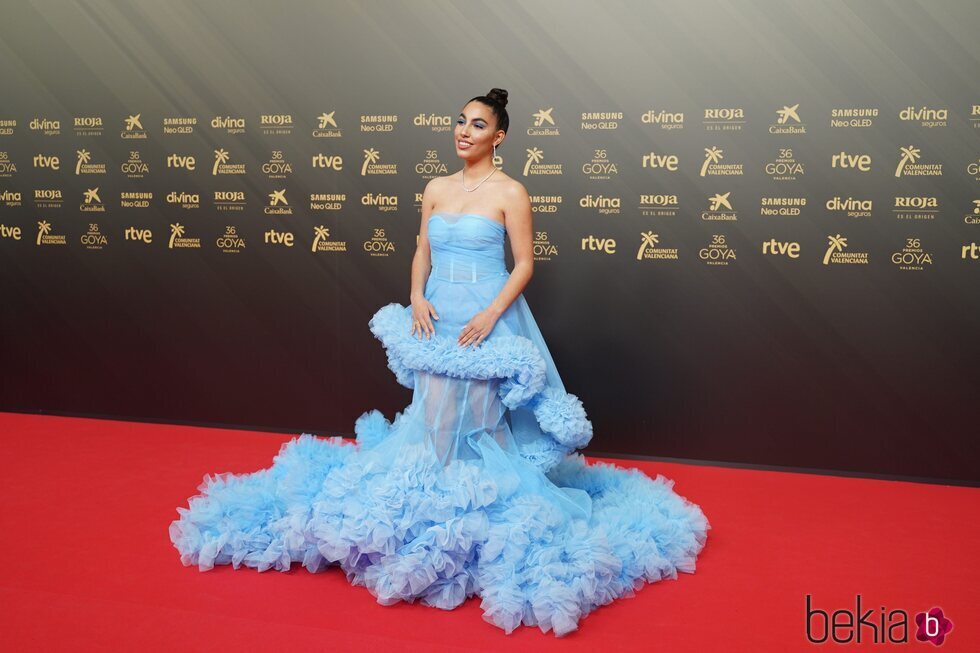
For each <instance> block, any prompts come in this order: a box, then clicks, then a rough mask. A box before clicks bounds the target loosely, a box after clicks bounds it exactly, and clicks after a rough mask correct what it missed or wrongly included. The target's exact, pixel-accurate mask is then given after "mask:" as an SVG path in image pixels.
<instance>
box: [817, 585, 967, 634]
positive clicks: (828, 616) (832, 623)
mask: <svg viewBox="0 0 980 653" xmlns="http://www.w3.org/2000/svg"><path fill="white" fill-rule="evenodd" d="M861 599H862V597H861V595H860V594H857V595H856V597H855V607H854V609H853V611H852V609H851V608H850V606H848V607H846V608H840V609H837V610H833V611H829V610H825V609H823V608H818V607H814V602H813V597H812V595H810V594H807V595H806V639H807V641H808V642H810V643H811V644H826V643H833V644H851V643H857V644H860V643H861V642H870V643H872V644H907V643H909V642H910V641H911V640H910V639H909V638H910V637H912V638H914V640H915V641H917V642H924V643H930V644H933V645H934V646H942V645H943V644H944V643H945V642H946V638H947V637H948V636H949V633H950V632H951V631H952V630H953V622H952V620H951V619H950V618H949V617H948V616H947V615H946V614H945V613H944V612H943V609H942V608H941V607H938V606H933V607H931V608H928V609H926V610H921V611H918V612H914V611H913V613H912V618H911V620H910V619H909V614H910V612H909V611H908V610H904V609H902V608H892V609H888V608H886V607H885V606H884V605H881V606H878V607H877V608H867V609H865V606H863V605H862V604H861Z"/></svg>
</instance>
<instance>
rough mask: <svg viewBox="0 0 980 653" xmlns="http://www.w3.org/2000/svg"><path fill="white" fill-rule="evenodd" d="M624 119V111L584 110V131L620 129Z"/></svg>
mask: <svg viewBox="0 0 980 653" xmlns="http://www.w3.org/2000/svg"><path fill="white" fill-rule="evenodd" d="M622 121H623V112H622V111H583V112H582V122H581V128H582V131H611V130H613V129H619V125H620V123H621V122H622Z"/></svg>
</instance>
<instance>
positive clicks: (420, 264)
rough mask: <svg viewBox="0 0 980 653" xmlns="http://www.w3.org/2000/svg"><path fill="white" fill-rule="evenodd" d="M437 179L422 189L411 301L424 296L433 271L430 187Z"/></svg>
mask: <svg viewBox="0 0 980 653" xmlns="http://www.w3.org/2000/svg"><path fill="white" fill-rule="evenodd" d="M433 182H435V179H430V180H429V183H427V184H426V185H425V190H423V191H422V224H421V225H420V226H419V235H418V242H416V243H415V256H414V257H413V258H412V288H411V292H410V294H409V299H410V301H413V302H414V301H415V300H416V299H418V298H420V297H423V296H424V292H425V282H426V281H428V279H429V272H431V271H432V253H431V252H430V251H429V215H430V214H431V212H432V206H431V204H432V202H431V200H432V193H431V192H430V189H431V188H432V184H433Z"/></svg>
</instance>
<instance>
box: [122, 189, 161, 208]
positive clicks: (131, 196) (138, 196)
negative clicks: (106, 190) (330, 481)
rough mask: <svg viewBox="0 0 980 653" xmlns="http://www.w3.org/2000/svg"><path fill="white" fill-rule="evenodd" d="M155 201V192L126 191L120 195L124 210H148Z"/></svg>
mask: <svg viewBox="0 0 980 653" xmlns="http://www.w3.org/2000/svg"><path fill="white" fill-rule="evenodd" d="M152 201H153V191H149V190H143V191H133V190H124V191H122V192H121V193H119V206H121V207H122V208H124V209H148V208H150V202H152Z"/></svg>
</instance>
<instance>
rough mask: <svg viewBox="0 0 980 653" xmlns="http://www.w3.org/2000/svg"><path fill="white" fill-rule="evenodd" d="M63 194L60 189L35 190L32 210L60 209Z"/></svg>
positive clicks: (63, 199)
mask: <svg viewBox="0 0 980 653" xmlns="http://www.w3.org/2000/svg"><path fill="white" fill-rule="evenodd" d="M64 201H65V198H64V194H63V193H62V192H61V189H60V188H35V189H34V208H37V209H60V208H61V205H62V204H63V203H64Z"/></svg>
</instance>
